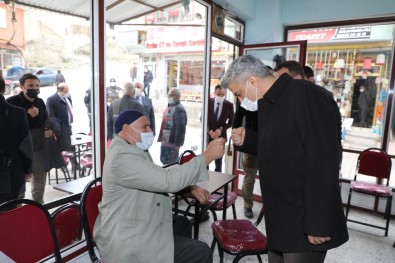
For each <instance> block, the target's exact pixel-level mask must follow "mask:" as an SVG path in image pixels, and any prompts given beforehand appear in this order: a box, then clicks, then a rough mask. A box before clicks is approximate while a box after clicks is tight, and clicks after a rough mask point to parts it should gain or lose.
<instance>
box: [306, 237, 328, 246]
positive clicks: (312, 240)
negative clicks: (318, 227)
mask: <svg viewBox="0 0 395 263" xmlns="http://www.w3.org/2000/svg"><path fill="white" fill-rule="evenodd" d="M307 238H308V239H309V242H310V243H311V244H313V245H321V244H322V243H325V242H326V241H330V240H331V237H315V236H310V235H307Z"/></svg>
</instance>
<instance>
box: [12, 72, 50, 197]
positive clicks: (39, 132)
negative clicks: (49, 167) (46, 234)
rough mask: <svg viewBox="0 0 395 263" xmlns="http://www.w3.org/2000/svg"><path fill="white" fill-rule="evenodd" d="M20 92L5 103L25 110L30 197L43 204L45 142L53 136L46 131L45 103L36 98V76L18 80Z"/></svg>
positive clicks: (27, 76) (45, 175) (37, 84)
mask: <svg viewBox="0 0 395 263" xmlns="http://www.w3.org/2000/svg"><path fill="white" fill-rule="evenodd" d="M19 82H20V85H21V88H22V92H21V93H19V94H18V95H16V96H12V97H9V98H8V99H7V102H8V103H10V104H13V105H15V106H18V107H21V108H23V109H25V111H26V112H27V114H26V115H27V120H28V123H29V130H30V134H31V136H32V141H33V150H34V155H33V169H32V170H33V177H32V189H31V192H32V197H33V200H35V201H37V202H39V203H44V191H45V184H46V178H47V174H46V167H45V156H46V152H45V148H44V144H45V140H46V138H50V137H51V136H52V135H53V132H52V130H51V129H47V120H48V114H47V110H46V107H45V103H44V101H43V100H42V99H40V98H39V97H38V94H40V80H39V79H38V77H37V76H35V75H33V74H31V73H28V74H25V75H23V76H22V77H21V78H20V79H19Z"/></svg>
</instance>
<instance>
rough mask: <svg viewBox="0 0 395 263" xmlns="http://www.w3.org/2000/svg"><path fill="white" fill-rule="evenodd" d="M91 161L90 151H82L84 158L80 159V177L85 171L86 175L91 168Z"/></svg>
mask: <svg viewBox="0 0 395 263" xmlns="http://www.w3.org/2000/svg"><path fill="white" fill-rule="evenodd" d="M92 163H93V158H92V152H86V153H84V158H82V159H81V160H80V164H81V166H82V174H81V176H82V177H83V176H85V172H86V171H87V175H89V174H90V172H91V170H92Z"/></svg>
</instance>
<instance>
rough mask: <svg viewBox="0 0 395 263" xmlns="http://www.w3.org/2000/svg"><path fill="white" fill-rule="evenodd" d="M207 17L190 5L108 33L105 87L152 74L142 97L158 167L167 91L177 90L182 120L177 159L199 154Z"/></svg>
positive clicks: (203, 10) (193, 3)
mask: <svg viewBox="0 0 395 263" xmlns="http://www.w3.org/2000/svg"><path fill="white" fill-rule="evenodd" d="M206 14H207V6H206V5H203V4H201V3H199V2H197V1H190V2H189V5H188V6H184V5H183V4H181V3H180V4H177V5H173V6H171V8H169V9H168V10H163V11H160V12H155V13H152V14H147V15H146V16H144V17H141V18H138V19H134V20H131V21H129V22H128V23H125V25H117V26H114V28H108V31H107V36H109V37H108V38H107V41H108V44H107V58H106V59H107V61H106V64H107V67H106V68H107V72H106V76H107V82H108V85H110V79H111V78H115V79H116V85H117V86H119V87H120V88H123V85H124V83H126V82H133V83H136V82H140V83H142V84H143V85H144V79H146V80H147V71H146V69H147V70H149V71H150V72H151V73H150V74H152V80H151V81H150V84H149V85H145V86H146V87H145V95H146V96H147V97H149V98H150V99H151V100H152V105H153V111H154V116H155V133H156V137H155V142H154V144H153V145H152V146H151V148H150V154H151V156H152V157H153V160H154V162H155V163H156V164H158V165H162V164H163V163H162V162H161V158H160V156H161V145H162V141H163V140H164V137H163V136H162V141H158V138H159V134H160V131H161V127H163V126H165V125H166V124H164V123H163V121H162V120H163V115H164V114H166V113H165V111H166V108H167V106H168V93H169V90H170V89H172V88H176V89H179V91H180V93H181V98H180V104H181V105H182V106H183V107H184V108H185V111H186V114H187V124H186V132H185V139H184V142H183V144H182V146H181V147H180V149H179V153H181V152H182V151H184V150H191V149H192V150H194V151H195V153H197V154H199V153H201V152H202V147H203V146H202V145H203V139H202V132H203V125H202V123H201V115H202V110H203V97H204V86H205V79H204V76H205V52H206V51H205V39H206V28H205V23H204V21H206ZM180 22H182V25H180ZM128 24H130V25H128ZM121 34H122V35H123V37H122V38H121V37H120V36H121ZM125 35H127V36H129V37H125ZM142 36H144V37H142ZM133 38H136V39H135V41H134V40H133ZM126 40H128V41H126ZM116 95H117V97H119V98H121V97H122V96H123V93H122V91H119V92H117V94H116ZM162 135H163V133H162ZM178 136H180V135H178ZM159 140H160V139H159ZM163 154H164V153H163Z"/></svg>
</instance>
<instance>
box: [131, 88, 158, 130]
mask: <svg viewBox="0 0 395 263" xmlns="http://www.w3.org/2000/svg"><path fill="white" fill-rule="evenodd" d="M143 92H144V86H143V84H141V83H140V82H136V83H135V84H134V95H135V97H136V100H137V101H138V102H139V103H140V104H141V105H143V106H144V108H145V112H146V113H147V114H148V117H149V121H150V124H151V129H152V132H153V133H154V135H155V112H154V107H153V105H152V100H151V99H150V98H148V97H147V96H143Z"/></svg>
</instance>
